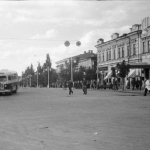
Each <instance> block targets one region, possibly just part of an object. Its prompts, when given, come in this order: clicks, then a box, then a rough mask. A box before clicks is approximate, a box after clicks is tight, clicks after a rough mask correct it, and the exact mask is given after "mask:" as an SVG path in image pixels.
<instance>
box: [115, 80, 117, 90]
mask: <svg viewBox="0 0 150 150" xmlns="http://www.w3.org/2000/svg"><path fill="white" fill-rule="evenodd" d="M115 89H116V90H118V79H117V78H116V80H115Z"/></svg>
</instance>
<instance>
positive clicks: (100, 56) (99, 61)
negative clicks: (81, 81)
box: [99, 54, 101, 62]
mask: <svg viewBox="0 0 150 150" xmlns="http://www.w3.org/2000/svg"><path fill="white" fill-rule="evenodd" d="M99 62H101V54H100V55H99Z"/></svg>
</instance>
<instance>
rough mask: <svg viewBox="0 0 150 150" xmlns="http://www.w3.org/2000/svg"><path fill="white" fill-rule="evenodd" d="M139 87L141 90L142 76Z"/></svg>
mask: <svg viewBox="0 0 150 150" xmlns="http://www.w3.org/2000/svg"><path fill="white" fill-rule="evenodd" d="M139 88H140V90H141V89H142V78H141V77H140V81H139Z"/></svg>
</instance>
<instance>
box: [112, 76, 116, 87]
mask: <svg viewBox="0 0 150 150" xmlns="http://www.w3.org/2000/svg"><path fill="white" fill-rule="evenodd" d="M112 83H113V89H114V90H115V89H116V87H115V78H113V80H112Z"/></svg>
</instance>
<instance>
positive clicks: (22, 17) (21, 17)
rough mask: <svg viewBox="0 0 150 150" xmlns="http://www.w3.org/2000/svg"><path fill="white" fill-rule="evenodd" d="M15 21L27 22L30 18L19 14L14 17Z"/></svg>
mask: <svg viewBox="0 0 150 150" xmlns="http://www.w3.org/2000/svg"><path fill="white" fill-rule="evenodd" d="M13 21H14V22H26V21H29V19H28V18H27V17H25V16H18V17H16V18H14V19H13Z"/></svg>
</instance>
